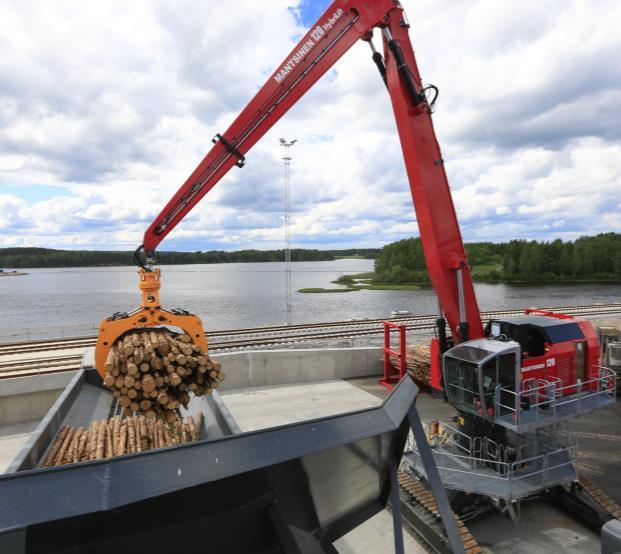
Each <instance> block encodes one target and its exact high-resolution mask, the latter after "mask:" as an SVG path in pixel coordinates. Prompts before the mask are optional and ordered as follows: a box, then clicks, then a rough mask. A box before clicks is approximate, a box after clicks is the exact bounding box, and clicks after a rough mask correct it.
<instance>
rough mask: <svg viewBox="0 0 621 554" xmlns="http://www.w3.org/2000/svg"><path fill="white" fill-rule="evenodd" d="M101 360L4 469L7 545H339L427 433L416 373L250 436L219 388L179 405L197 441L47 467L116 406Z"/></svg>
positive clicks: (377, 504) (317, 548)
mask: <svg viewBox="0 0 621 554" xmlns="http://www.w3.org/2000/svg"><path fill="white" fill-rule="evenodd" d="M89 365H90V364H88V363H86V364H85V366H86V367H83V368H82V369H81V370H80V371H79V372H77V373H76V375H75V377H74V378H73V380H72V381H71V383H70V384H69V386H68V387H67V388H66V390H65V391H64V392H63V394H62V395H61V396H60V397H59V398H58V400H57V401H56V403H55V404H54V405H53V407H52V408H51V410H50V412H49V413H48V415H47V416H46V417H45V418H44V419H43V420H42V421H41V423H40V424H39V426H38V427H37V429H36V431H35V432H34V433H33V434H32V436H31V437H30V440H29V441H28V443H27V444H26V445H25V446H24V448H23V449H22V450H21V451H20V452H19V454H18V455H17V457H16V458H15V460H14V461H13V462H12V464H11V465H10V467H9V468H8V471H7V473H6V474H4V475H1V476H0V497H2V498H10V499H12V500H11V502H3V503H0V522H1V531H0V551H2V552H16V553H18V552H19V553H39V552H46V553H48V552H59V553H60V552H75V551H88V552H120V551H137V552H141V551H150V552H170V551H176V550H177V549H179V548H180V547H181V546H182V547H183V550H184V552H190V553H191V552H204V549H205V544H206V543H208V545H209V548H210V549H213V550H214V551H217V552H221V553H226V552H335V550H334V549H333V547H332V542H333V541H334V540H336V539H337V538H338V537H340V536H342V535H344V534H345V533H347V532H348V531H350V530H351V529H352V528H354V527H355V526H357V525H359V524H360V523H361V522H363V521H365V520H366V519H368V518H369V517H371V516H372V515H374V514H376V513H377V512H378V511H379V510H381V509H382V507H384V506H385V505H386V503H387V501H388V499H389V496H390V495H391V491H392V495H393V505H394V502H395V499H397V498H398V496H397V490H398V484H397V477H396V475H397V468H398V466H399V463H400V459H401V454H402V452H403V448H404V445H405V441H406V437H407V435H408V431H409V429H410V421H414V423H415V424H416V423H418V426H419V427H420V429H421V431H422V427H421V426H420V422H419V420H418V417H417V415H416V410H415V408H414V407H413V406H414V401H415V398H416V395H417V387H416V385H415V384H414V382H413V381H411V380H409V379H408V380H404V381H403V382H402V383H401V384H400V385H399V386H398V387H396V389H395V390H394V391H393V393H392V394H391V395H390V396H389V397H388V398H387V399H386V400H385V401H384V402H383V403H382V404H381V405H380V406H378V407H374V408H369V409H363V410H359V411H356V412H352V413H346V414H341V415H336V416H330V417H325V418H321V419H315V420H311V421H303V422H300V423H294V424H289V425H283V426H278V427H271V428H267V429H261V430H256V431H250V432H241V431H240V429H239V427H238V425H237V423H236V422H235V420H234V418H233V417H232V415H231V413H230V412H229V410H228V409H227V407H226V405H225V404H224V402H223V401H222V398H221V397H220V396H219V395H218V392H217V391H214V393H213V395H212V396H204V397H200V398H199V397H193V398H192V400H191V402H190V403H189V405H188V408H187V409H182V410H181V413H182V415H183V416H186V417H187V416H190V415H192V416H198V414H199V413H202V414H204V416H205V417H204V423H203V425H202V426H201V428H200V429H199V440H198V441H197V442H192V443H187V444H182V445H177V446H172V447H167V448H161V449H157V450H148V451H145V452H137V453H132V454H126V455H121V456H115V457H113V458H108V459H103V460H96V461H88V462H81V463H75V464H67V465H62V466H57V467H41V466H42V465H43V463H44V461H45V460H46V458H47V456H48V453H49V449H50V448H51V447H52V444H53V442H54V440H53V439H54V437H55V436H56V435H57V434H58V432H59V431H60V429H61V428H62V427H63V426H65V425H71V426H83V427H87V426H88V425H89V424H90V423H91V422H92V421H94V420H99V419H104V418H107V417H109V416H110V415H113V414H114V413H116V410H117V402H116V399H115V398H114V397H113V396H112V394H111V393H110V392H109V391H108V390H106V389H105V388H104V386H103V382H102V380H101V377H100V376H99V375H98V373H97V371H96V370H95V369H94V368H93V367H92V366H90V367H89ZM196 419H197V420H198V419H199V418H198V417H196ZM422 447H423V449H425V447H426V445H424V444H423V445H422ZM428 469H429V471H430V472H431V473H432V474H433V473H434V468H433V467H430V468H428ZM436 473H437V472H436ZM438 483H439V481H438ZM335 491H338V494H335ZM436 493H440V494H441V495H444V494H445V493H444V491H443V489H441V488H439V489H438V490H436ZM444 503H445V506H448V501H447V500H446V496H444ZM438 504H440V505H442V499H440V500H439V501H438ZM398 505H399V503H398V502H397V503H396V506H397V509H395V510H393V512H394V513H395V516H398V514H399V510H398ZM395 525H397V524H395ZM450 525H451V523H449V526H450ZM240 526H242V527H243V531H244V532H243V533H240V532H239V529H240ZM453 526H454V525H453ZM395 528H397V526H395ZM398 528H399V529H400V528H401V527H400V524H399V525H398ZM455 536H459V535H458V534H457V531H456V529H455ZM296 549H297V550H296ZM457 551H459V549H457Z"/></svg>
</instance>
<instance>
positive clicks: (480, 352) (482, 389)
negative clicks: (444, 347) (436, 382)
mask: <svg viewBox="0 0 621 554" xmlns="http://www.w3.org/2000/svg"><path fill="white" fill-rule="evenodd" d="M443 373H444V386H445V390H446V394H447V396H448V400H449V402H450V403H451V404H453V406H455V407H456V408H457V409H458V410H459V411H461V412H465V413H469V414H472V415H476V416H479V417H483V418H484V419H489V420H494V419H495V415H496V410H497V409H498V403H497V402H496V389H497V387H499V391H500V392H501V393H502V391H503V390H507V391H514V392H515V390H516V384H518V383H519V379H520V345H519V344H518V343H517V342H514V341H501V340H493V339H475V340H471V341H468V342H464V343H461V344H458V345H457V346H454V347H453V348H451V349H450V350H448V351H447V352H446V353H445V354H444V357H443ZM518 386H519V385H518ZM501 396H502V395H501ZM500 400H501V402H500V404H504V402H502V399H500ZM506 400H509V399H506Z"/></svg>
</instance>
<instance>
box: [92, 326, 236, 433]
mask: <svg viewBox="0 0 621 554" xmlns="http://www.w3.org/2000/svg"><path fill="white" fill-rule="evenodd" d="M104 370H105V376H104V384H105V385H106V386H107V387H109V388H110V389H111V390H112V394H113V396H115V397H116V398H117V399H118V403H119V404H120V405H121V406H122V407H123V414H124V415H131V414H133V413H136V412H141V413H143V414H145V415H146V416H147V417H156V416H157V417H160V418H165V419H167V420H168V421H169V422H174V421H175V420H176V419H177V417H178V415H177V411H176V410H177V409H178V408H179V406H183V407H185V408H187V405H188V402H189V401H190V393H194V394H195V395H196V396H203V395H204V394H212V392H213V390H214V389H217V388H218V386H219V383H218V381H222V380H223V379H224V372H223V371H222V369H221V366H220V364H219V363H218V362H216V361H215V360H212V359H210V358H209V356H208V355H207V354H206V353H204V352H202V351H201V349H200V347H199V346H197V345H194V344H192V340H191V338H190V337H189V336H188V335H178V334H175V333H172V332H171V331H169V330H168V329H156V330H141V331H132V332H130V333H127V334H125V335H123V336H122V337H120V338H119V339H118V340H117V341H116V343H115V344H114V345H113V346H112V348H111V349H110V352H109V353H108V357H107V359H106V363H105V368H104Z"/></svg>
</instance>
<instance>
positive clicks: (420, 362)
mask: <svg viewBox="0 0 621 554" xmlns="http://www.w3.org/2000/svg"><path fill="white" fill-rule="evenodd" d="M390 360H391V362H392V364H393V366H394V367H396V368H399V358H398V357H397V356H391V357H390ZM405 363H406V368H407V371H408V373H409V374H410V376H411V377H413V378H414V380H416V381H420V382H421V383H425V384H426V385H428V384H429V380H430V374H431V348H430V347H429V345H427V344H419V345H417V346H408V347H406V349H405Z"/></svg>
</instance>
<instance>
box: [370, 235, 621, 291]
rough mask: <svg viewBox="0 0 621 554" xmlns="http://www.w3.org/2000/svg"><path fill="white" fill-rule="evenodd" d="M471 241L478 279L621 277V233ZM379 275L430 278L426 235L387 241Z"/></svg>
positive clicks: (380, 278) (385, 279)
mask: <svg viewBox="0 0 621 554" xmlns="http://www.w3.org/2000/svg"><path fill="white" fill-rule="evenodd" d="M465 246H466V253H467V256H468V261H469V263H470V266H471V268H472V275H473V278H474V280H475V281H487V282H506V283H541V282H575V281H615V280H619V279H621V234H617V233H605V234H600V235H596V236H592V237H580V238H579V239H576V240H575V241H562V240H560V239H559V240H555V241H552V242H539V241H526V240H512V241H509V242H504V243H493V242H473V243H468V244H466V245H465ZM375 274H376V275H375V281H376V282H382V283H428V282H429V277H428V275H427V270H426V267H425V259H424V257H423V249H422V245H421V241H420V238H410V239H405V240H400V241H398V242H393V243H391V244H388V245H386V246H384V248H383V249H382V251H381V252H380V254H379V255H378V256H377V257H376V259H375Z"/></svg>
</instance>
